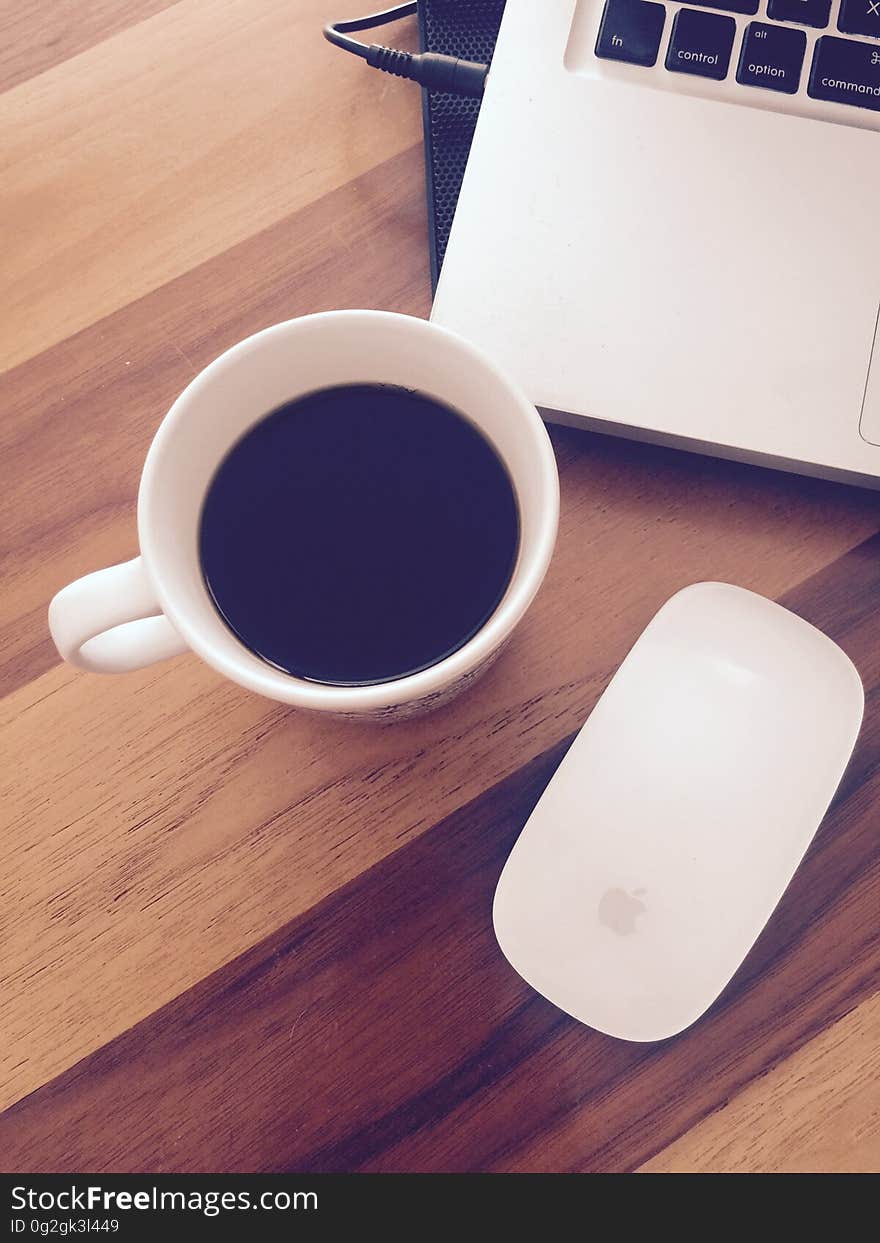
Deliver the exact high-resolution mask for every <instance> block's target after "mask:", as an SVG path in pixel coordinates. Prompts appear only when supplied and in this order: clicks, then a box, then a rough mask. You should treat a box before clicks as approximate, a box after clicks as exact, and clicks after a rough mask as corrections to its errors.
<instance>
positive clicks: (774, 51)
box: [595, 0, 880, 128]
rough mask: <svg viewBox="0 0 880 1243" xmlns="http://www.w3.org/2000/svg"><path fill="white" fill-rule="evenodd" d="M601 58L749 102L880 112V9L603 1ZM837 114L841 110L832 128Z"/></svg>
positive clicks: (878, 0)
mask: <svg viewBox="0 0 880 1243" xmlns="http://www.w3.org/2000/svg"><path fill="white" fill-rule="evenodd" d="M734 15H735V16H734ZM595 52H596V56H598V57H599V58H600V59H602V60H608V61H617V62H622V63H625V64H629V65H637V66H640V67H642V68H644V69H649V68H652V67H654V66H656V67H657V69H658V71H659V72H662V73H669V74H678V75H685V76H687V77H688V78H691V79H708V80H710V81H711V80H714V81H716V82H722V81H725V80H728V81H733V82H736V83H737V84H738V85H739V86H741V87H742V88H743V92H744V93H745V92H757V91H760V92H762V93H764V92H775V94H776V95H777V96H778V97H779V98H780V104H781V102H782V97H785V96H802V97H804V98H805V100H807V99H809V100H816V101H821V102H822V103H824V104H832V105H843V106H844V109H857V108H859V109H867V110H870V111H871V112H875V113H880V0H834V2H833V3H832V0H690V3H688V4H686V5H685V6H684V7H677V6H675V5H667V4H660V3H657V0H605V5H604V9H603V11H602V16H601V20H600V24H599V33H598V38H597V40H596V46H595ZM657 84H658V85H659V83H657ZM669 85H672V83H671V82H670V83H669ZM701 93H705V92H702V91H701ZM725 97H726V98H730V95H729V94H728V95H726V96H725ZM767 98H768V97H767V96H766V95H765V96H764V103H763V106H767V104H766V101H767ZM742 102H751V101H750V100H748V99H745V98H744V99H743V101H742ZM787 110H789V109H787ZM797 110H798V111H804V109H800V108H799V109H797ZM824 115H828V114H827V113H824ZM838 115H839V114H838V111H837V109H836V108H835V109H833V110H832V111H831V115H830V116H829V119H838ZM862 116H863V117H864V113H862ZM839 119H843V120H845V119H848V118H847V116H846V115H841V116H840V117H839ZM853 119H854V120H855V118H853ZM865 119H866V120H867V118H865ZM856 123H858V122H856ZM868 124H869V126H870V127H871V128H874V125H873V124H872V123H871V122H868Z"/></svg>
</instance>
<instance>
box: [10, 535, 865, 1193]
mask: <svg viewBox="0 0 880 1243" xmlns="http://www.w3.org/2000/svg"><path fill="white" fill-rule="evenodd" d="M878 552H880V538H878V539H874V540H872V541H871V542H870V543H869V544H866V545H862V546H861V547H860V548H858V549H856V550H854V551H853V552H852V553H851V554H850V555H849V556H846V557H844V558H842V559H841V560H840V561H839V562H837V563H836V564H835V565H834V566H831V567H829V568H828V569H827V570H825V571H824V572H822V573H820V574H818V575H817V576H815V577H814V578H813V579H812V580H811V581H809V582H808V583H805V584H803V585H801V586H799V587H798V588H797V589H795V590H793V591H792V592H790V593H789V594H788V596H787V598H786V602H787V603H790V604H791V605H792V606H796V607H797V608H798V611H800V612H801V613H802V614H803V615H804V616H806V617H807V618H808V619H809V620H812V621H814V622H816V623H817V624H820V625H822V626H823V627H824V628H826V629H827V630H829V632H830V633H832V634H833V636H834V637H835V638H837V639H838V641H839V642H841V644H842V645H843V646H844V648H845V649H846V650H847V652H848V653H849V654H850V655H851V656H852V657H853V659H854V660H855V661H856V663H857V665H858V667H859V669H860V671H861V673H862V676H863V679H864V681H865V685H866V689H867V692H868V701H869V708H870V711H869V713H868V716H867V718H866V726H865V730H864V732H863V735H862V738H861V739H860V742H859V746H858V749H857V752H856V756H855V759H854V761H853V764H852V765H851V767H850V769H849V771H848V773H847V775H846V778H845V780H844V782H843V783H842V785H841V789H840V791H839V793H838V796H837V798H836V800H835V803H834V806H833V809H832V811H831V813H830V814H829V817H828V818H827V820H826V822H825V824H824V826H823V828H822V830H821V833H820V834H819V836H818V837H817V840H816V842H815V844H814V846H813V848H812V850H811V851H810V853H809V855H808V857H807V859H806V861H805V862H804V864H803V865H802V867H801V869H800V870H799V872H798V874H797V876H796V878H795V880H794V882H793V884H792V886H791V887H790V889H789V891H788V893H787V894H786V896H785V898H784V899H783V902H782V903H781V905H780V907H779V909H778V911H777V912H776V914H775V915H774V918H773V920H772V921H771V923H770V925H769V926H768V929H767V930H766V932H765V934H764V935H763V936H762V937H761V938H760V940H759V942H758V944H757V946H756V947H755V949H754V950H753V952H752V953H751V954H750V956H749V958H748V959H747V961H746V963H745V964H744V965H743V968H742V969H741V970H740V972H739V973H738V975H737V977H736V979H735V981H734V982H733V983H732V985H731V986H730V987H729V989H728V990H727V991H726V993H725V994H724V996H723V998H722V999H721V1000H720V1001H719V1003H717V1005H716V1006H715V1007H714V1008H713V1010H712V1012H711V1013H710V1015H709V1016H707V1017H706V1018H705V1019H704V1020H703V1021H701V1022H700V1023H699V1024H698V1025H696V1026H695V1027H694V1028H692V1029H691V1030H690V1031H689V1032H686V1033H684V1034H683V1035H682V1036H681V1037H679V1038H677V1039H675V1040H672V1041H669V1042H667V1043H665V1044H662V1045H658V1046H635V1045H628V1044H625V1043H623V1042H618V1041H614V1040H611V1039H609V1038H607V1037H603V1036H600V1035H598V1034H597V1033H594V1032H591V1031H590V1030H588V1029H586V1028H584V1027H581V1026H579V1025H578V1024H576V1023H574V1022H573V1021H571V1020H569V1019H567V1018H566V1017H565V1016H563V1015H561V1014H560V1012H558V1011H556V1010H555V1009H554V1007H552V1006H550V1005H549V1004H548V1003H546V1002H544V1001H542V1000H541V999H540V998H539V997H537V996H536V995H535V994H534V993H532V992H531V990H530V989H528V987H527V986H526V985H524V984H523V983H522V982H521V981H520V980H519V978H518V977H517V976H516V975H515V974H514V972H513V971H512V970H511V969H510V968H509V967H508V966H507V965H506V963H505V962H504V960H503V958H502V957H501V955H500V953H499V951H498V949H497V947H496V945H495V942H494V937H493V935H492V931H491V916H490V910H491V894H492V890H493V887H494V884H495V881H496V879H497V875H498V872H499V870H500V867H501V864H502V862H503V859H504V857H505V855H506V853H507V851H508V850H509V848H510V845H511V844H512V842H513V840H514V839H515V837H516V835H517V833H518V832H519V830H520V828H521V826H522V824H523V822H524V820H525V818H526V817H527V815H528V812H529V810H530V808H531V806H532V805H533V803H534V801H535V799H536V797H537V796H538V795H539V793H540V791H541V789H542V788H543V786H544V784H545V783H546V781H547V779H548V778H549V776H550V775H551V773H552V771H553V770H554V769H555V767H556V765H557V764H558V761H559V759H560V757H561V755H562V753H563V751H564V744H562V745H558V746H556V747H555V748H554V749H552V750H551V751H549V752H547V753H546V754H544V755H543V756H541V758H540V759H537V760H535V761H533V762H532V763H531V764H529V765H527V766H525V767H524V768H523V769H522V770H521V771H520V772H518V773H516V774H514V775H512V776H510V777H509V778H507V779H506V780H505V781H504V782H502V783H501V784H500V785H498V786H497V787H495V788H494V789H493V790H491V791H489V792H487V793H485V794H483V795H481V796H480V797H478V798H477V799H476V800H475V801H473V802H472V803H470V804H469V805H466V806H464V807H461V808H460V809H459V810H457V811H455V812H453V813H452V814H451V815H449V816H448V817H447V818H446V819H445V820H444V821H443V822H442V823H440V824H437V825H435V827H434V828H432V829H430V830H429V831H428V832H426V833H424V834H423V835H422V836H421V837H420V838H417V839H415V840H413V841H411V842H410V843H409V844H408V845H406V846H404V847H403V848H401V849H400V850H398V851H396V852H395V853H393V854H391V855H389V856H388V857H386V858H385V859H384V860H382V861H381V862H379V863H378V864H377V865H376V866H374V867H373V868H371V869H370V870H369V871H367V872H365V873H363V874H362V875H360V876H359V877H357V878H356V879H354V880H353V881H352V882H351V883H350V884H348V885H347V886H346V887H345V888H344V889H342V890H341V891H340V892H337V893H334V894H332V895H331V896H329V897H327V898H326V899H325V900H324V901H323V902H321V903H319V904H318V905H317V906H315V908H314V909H312V910H311V911H308V912H307V913H305V914H303V915H302V916H300V917H298V918H296V919H294V920H293V921H292V922H291V923H290V924H289V925H288V926H287V927H286V928H284V929H283V930H281V931H280V932H277V933H275V934H273V935H272V936H270V937H269V938H268V939H267V940H266V941H265V942H264V943H263V944H262V945H260V946H259V947H257V948H255V949H252V950H250V951H248V952H247V953H245V954H244V955H243V956H242V957H241V958H240V959H239V960H238V961H236V962H235V963H230V964H228V965H227V966H225V967H224V968H223V969H222V970H221V971H219V972H218V973H217V974H216V975H214V976H213V977H212V978H210V979H208V980H205V981H204V982H203V983H201V984H198V985H197V986H196V987H195V988H193V989H192V990H191V991H190V992H188V993H187V994H186V995H185V996H182V997H180V998H178V999H177V1000H175V1001H173V1002H172V1003H171V1004H170V1005H168V1006H166V1007H165V1008H164V1009H162V1010H161V1011H160V1012H158V1013H156V1014H154V1015H152V1016H151V1017H150V1018H148V1019H146V1020H145V1021H144V1022H143V1023H141V1024H139V1025H138V1026H137V1027H135V1028H134V1029H132V1030H131V1031H129V1032H127V1033H126V1034H124V1035H122V1036H120V1037H119V1038H118V1039H116V1040H115V1041H112V1042H111V1043H110V1044H109V1045H107V1047H106V1048H103V1049H101V1050H99V1051H98V1052H96V1053H94V1054H93V1055H92V1056H91V1057H89V1058H88V1059H86V1060H85V1061H83V1062H81V1063H80V1064H79V1065H78V1066H76V1067H75V1068H73V1069H72V1070H71V1071H69V1072H67V1073H66V1074H64V1075H63V1076H61V1077H60V1078H58V1079H57V1080H56V1081H55V1082H53V1083H51V1084H49V1085H48V1086H46V1087H44V1088H41V1089H39V1090H38V1091H36V1092H35V1093H33V1094H32V1095H31V1096H30V1097H28V1098H27V1099H26V1100H23V1101H22V1102H20V1103H19V1104H18V1105H16V1106H13V1107H12V1108H10V1109H9V1110H7V1111H6V1113H5V1114H4V1115H3V1116H2V1118H0V1151H2V1152H3V1153H4V1154H5V1155H4V1158H3V1159H4V1161H5V1162H6V1163H8V1165H9V1167H10V1168H12V1169H29V1170H36V1169H50V1168H52V1169H76V1168H89V1169H95V1170H98V1169H135V1168H150V1169H181V1170H183V1169H215V1168H216V1169H229V1170H233V1169H301V1170H306V1169H355V1168H360V1169H407V1170H418V1169H497V1170H500V1169H529V1170H536V1169H548V1170H560V1169H622V1168H632V1167H633V1166H636V1165H639V1164H642V1163H644V1161H646V1160H647V1159H648V1158H649V1157H650V1156H651V1155H652V1154H653V1153H655V1152H657V1151H658V1150H659V1149H661V1148H664V1147H666V1146H668V1145H669V1144H670V1143H671V1142H672V1141H673V1140H674V1139H676V1138H677V1137H678V1136H680V1135H681V1134H682V1133H683V1132H684V1131H686V1130H687V1129H689V1128H690V1127H693V1126H694V1125H695V1124H696V1123H697V1122H699V1120H700V1119H701V1118H703V1117H705V1116H707V1115H708V1114H709V1113H710V1112H712V1111H714V1110H716V1109H718V1108H719V1107H720V1106H721V1105H722V1104H723V1103H724V1101H725V1100H727V1099H728V1098H729V1097H731V1096H732V1095H733V1094H734V1093H736V1092H737V1091H739V1090H740V1089H741V1088H742V1087H743V1086H744V1085H745V1084H747V1083H748V1082H749V1080H751V1079H753V1078H755V1077H756V1076H758V1075H760V1074H762V1073H765V1072H767V1071H769V1070H771V1069H772V1068H773V1067H774V1066H777V1065H780V1064H781V1063H783V1062H784V1060H785V1059H787V1058H791V1056H792V1055H793V1053H794V1052H795V1051H796V1050H797V1049H798V1048H799V1047H800V1046H802V1045H804V1044H805V1043H806V1042H808V1041H809V1040H810V1039H811V1038H812V1037H813V1036H815V1035H816V1033H817V1032H818V1031H820V1030H821V1029H822V1028H823V1027H825V1026H828V1025H829V1024H832V1023H834V1022H836V1021H837V1020H839V1019H840V1018H841V1017H842V1016H843V1015H844V1014H845V1013H846V1012H847V1011H848V1010H850V1009H851V1008H852V1007H853V1006H854V1005H857V1004H859V1003H860V1002H862V1001H864V1000H865V999H866V998H867V997H868V996H870V995H871V993H872V992H873V991H874V990H875V988H876V973H877V968H878V964H880V933H878V930H877V927H876V920H875V919H874V918H873V913H874V912H876V906H877V898H878V889H880V857H878V849H877V842H876V833H875V832H874V826H875V816H874V812H873V807H874V804H875V800H876V798H877V797H878V794H880V716H878V714H877V712H876V706H877V702H878V700H880V648H878V645H877V643H876V637H875V636H876V625H875V623H874V619H873V602H874V600H876V593H877V591H878V590H880V556H878ZM421 788H423V789H424V788H425V787H421ZM92 998H93V999H92V1004H93V1005H97V1004H100V1003H102V1002H103V997H102V996H101V994H100V990H99V989H97V988H95V989H94V992H93V994H92ZM99 999H100V1001H99ZM184 1098H186V1100H187V1109H186V1111H185V1112H184V1113H181V1111H180V1108H179V1102H180V1101H181V1100H182V1099H184ZM108 1118H113V1119H114V1125H113V1127H112V1128H108V1126H107V1119H108Z"/></svg>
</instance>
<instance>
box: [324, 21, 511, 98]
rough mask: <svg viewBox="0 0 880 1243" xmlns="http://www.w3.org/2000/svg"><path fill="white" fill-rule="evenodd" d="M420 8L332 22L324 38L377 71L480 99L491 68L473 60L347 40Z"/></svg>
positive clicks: (433, 89)
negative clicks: (399, 49) (356, 32)
mask: <svg viewBox="0 0 880 1243" xmlns="http://www.w3.org/2000/svg"><path fill="white" fill-rule="evenodd" d="M416 8H417V4H416V3H415V2H414V0H410V3H408V4H399V5H398V6H397V7H396V8H393V9H386V10H385V12H383V13H373V14H372V15H371V16H370V17H359V18H356V19H355V20H354V21H349V22H331V23H330V24H329V25H327V26H325V27H324V38H325V39H328V40H329V41H330V43H333V44H335V45H336V47H341V48H344V50H345V51H346V52H352V53H354V55H355V56H360V57H361V58H362V59H363V60H365V61H366V62H367V64H368V65H370V66H371V67H372V68H373V69H381V70H382V71H383V72H384V73H393V74H394V75H395V77H398V78H406V79H407V80H408V81H410V82H418V84H419V85H420V86H424V87H427V88H429V89H430V90H432V91H449V92H450V93H451V94H455V95H471V96H474V97H476V98H479V97H480V96H481V95H482V94H483V87H484V86H485V84H486V75H487V73H488V72H489V66H488V65H482V64H479V63H478V62H477V61H473V60H460V59H459V58H458V57H457V56H443V55H441V54H440V53H439V52H400V51H398V50H397V49H396V48H392V47H382V45H381V44H379V43H371V44H366V43H359V42H358V40H357V39H349V38H347V33H348V32H349V31H357V30H371V29H373V27H375V26H384V25H386V24H387V23H388V22H393V21H397V20H398V19H399V18H401V17H410V16H411V15H412V14H413V13H415V11H416Z"/></svg>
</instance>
